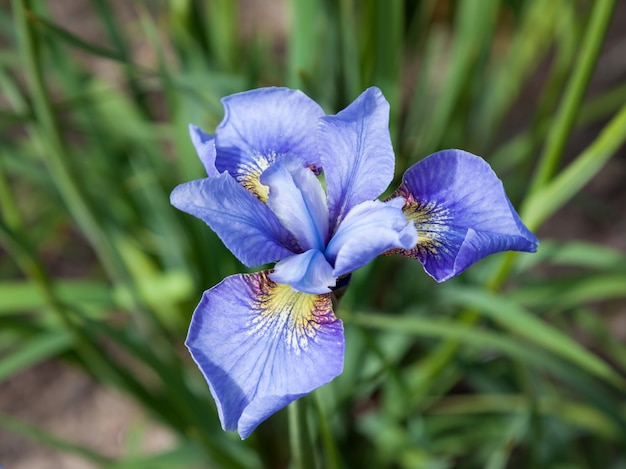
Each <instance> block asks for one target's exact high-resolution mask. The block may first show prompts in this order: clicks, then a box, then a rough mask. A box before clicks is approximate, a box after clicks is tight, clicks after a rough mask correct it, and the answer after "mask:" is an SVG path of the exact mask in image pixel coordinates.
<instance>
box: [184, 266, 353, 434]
mask: <svg viewBox="0 0 626 469" xmlns="http://www.w3.org/2000/svg"><path fill="white" fill-rule="evenodd" d="M186 345H187V347H188V348H189V350H190V352H191V355H192V356H193V358H194V360H195V361H196V363H197V364H198V366H199V367H200V369H201V370H202V373H203V374H204V376H205V378H206V380H207V382H208V384H209V388H210V390H211V394H213V397H214V399H215V402H216V403H217V410H218V413H219V417H220V420H221V422H222V427H223V428H224V429H225V430H235V429H236V430H238V431H239V435H240V436H241V438H247V437H248V436H249V435H250V433H251V432H252V431H253V430H254V429H255V428H256V427H257V426H258V425H259V424H260V423H261V422H262V421H264V420H265V419H267V418H268V417H269V416H270V415H272V414H273V413H274V412H277V411H278V410H280V409H281V408H283V407H285V406H286V405H287V404H289V403H290V402H292V401H294V400H296V399H298V398H299V397H301V396H303V395H305V394H307V393H309V392H311V391H312V390H314V389H315V388H318V387H319V386H322V385H324V384H326V383H328V382H329V381H330V380H332V379H333V378H334V377H336V376H337V375H339V374H340V373H341V372H342V369H343V355H344V338H343V325H342V323H341V321H340V320H338V319H337V318H336V317H335V315H334V314H333V311H332V308H331V300H330V294H326V295H307V294H305V293H298V292H295V291H293V290H292V289H291V287H289V286H288V285H279V284H276V283H274V282H272V281H271V280H270V279H269V278H268V277H267V272H261V273H257V274H240V275H233V276H231V277H227V278H226V279H224V281H222V282H221V283H220V284H218V285H216V286H215V287H213V288H212V289H210V290H208V291H206V292H205V293H204V296H203V297H202V301H201V302H200V304H199V305H198V307H197V308H196V311H195V312H194V314H193V318H192V321H191V326H190V328H189V335H188V336H187V341H186Z"/></svg>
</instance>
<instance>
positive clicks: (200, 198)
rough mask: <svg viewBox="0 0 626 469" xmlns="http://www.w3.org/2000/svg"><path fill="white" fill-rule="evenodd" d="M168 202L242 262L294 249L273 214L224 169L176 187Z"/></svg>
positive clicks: (273, 257) (270, 258) (254, 262)
mask: <svg viewBox="0 0 626 469" xmlns="http://www.w3.org/2000/svg"><path fill="white" fill-rule="evenodd" d="M170 199H171V203H172V205H174V206H175V207H176V208H178V209H180V210H183V211H185V212H187V213H190V214H191V215H194V216H196V217H198V218H200V219H201V220H203V221H204V222H205V223H206V224H207V225H209V226H210V227H211V229H212V230H213V231H215V233H216V234H217V235H218V236H219V237H220V239H221V240H222V241H223V242H224V244H225V245H226V247H227V248H228V249H230V250H231V251H232V253H233V254H234V255H235V256H236V257H237V258H238V259H239V260H240V261H241V262H242V263H243V264H245V265H246V266H248V267H255V266H259V265H261V264H266V263H268V262H275V261H277V260H278V259H282V258H283V257H287V256H290V255H291V254H293V253H294V252H297V245H296V243H295V240H294V239H293V237H292V235H291V234H290V233H289V232H288V231H287V230H286V229H285V228H284V227H283V226H282V225H281V224H280V222H279V221H278V219H277V218H276V215H274V213H273V212H272V211H271V210H270V209H269V208H268V207H267V205H265V204H264V203H262V202H260V201H259V200H258V199H257V198H256V197H254V196H253V195H252V194H250V193H249V192H248V191H246V190H245V189H244V188H243V187H241V186H240V185H239V184H237V182H236V181H235V180H234V179H233V178H232V177H230V175H229V174H228V173H223V174H220V175H218V176H215V177H212V178H206V179H199V180H197V181H191V182H187V183H184V184H181V185H180V186H178V187H176V188H175V189H174V190H173V191H172V194H171V196H170Z"/></svg>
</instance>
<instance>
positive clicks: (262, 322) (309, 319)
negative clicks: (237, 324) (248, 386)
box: [249, 273, 335, 354]
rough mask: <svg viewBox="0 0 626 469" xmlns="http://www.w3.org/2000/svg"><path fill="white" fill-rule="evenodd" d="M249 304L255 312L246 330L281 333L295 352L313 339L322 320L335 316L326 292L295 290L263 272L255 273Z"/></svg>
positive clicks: (328, 320)
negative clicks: (254, 291)
mask: <svg viewBox="0 0 626 469" xmlns="http://www.w3.org/2000/svg"><path fill="white" fill-rule="evenodd" d="M255 287H256V288H255V290H257V291H256V298H255V301H254V304H253V308H254V309H255V310H256V311H257V312H258V314H256V315H255V316H254V317H253V318H252V319H251V324H250V329H249V330H250V333H252V334H262V335H270V336H271V337H272V338H276V337H277V336H279V335H283V336H284V340H285V341H286V342H287V346H288V348H289V349H291V350H293V351H294V352H295V353H296V354H299V353H300V351H302V350H306V349H307V347H308V345H309V342H310V341H311V340H313V341H314V340H315V336H316V335H317V332H318V331H319V330H320V329H321V327H322V326H323V324H325V323H328V322H332V321H334V320H335V316H334V314H333V312H332V304H331V299H330V294H323V295H310V294H308V293H302V292H298V291H295V290H294V289H292V288H291V287H290V286H289V285H284V284H278V283H275V282H273V281H272V280H270V279H269V277H268V276H267V273H261V274H259V276H258V284H257V285H255Z"/></svg>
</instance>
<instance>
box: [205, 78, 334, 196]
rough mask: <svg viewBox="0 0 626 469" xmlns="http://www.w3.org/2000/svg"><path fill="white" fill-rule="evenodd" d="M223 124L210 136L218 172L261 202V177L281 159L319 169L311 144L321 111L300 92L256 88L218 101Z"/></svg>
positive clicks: (314, 146) (313, 147)
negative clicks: (291, 158) (289, 157)
mask: <svg viewBox="0 0 626 469" xmlns="http://www.w3.org/2000/svg"><path fill="white" fill-rule="evenodd" d="M222 103H223V104H224V108H225V115H224V119H223V120H222V122H221V123H220V125H219V126H218V128H217V130H216V132H215V134H216V141H215V144H216V147H217V153H218V157H217V161H216V166H217V169H218V171H220V172H223V171H228V172H229V173H230V174H231V175H232V176H233V177H234V178H235V179H237V181H238V182H239V183H240V184H242V185H243V186H244V187H246V188H247V189H248V190H250V191H251V192H252V193H254V194H255V195H256V196H257V197H259V198H260V199H261V200H263V201H264V200H265V199H266V197H267V188H266V187H265V186H263V185H262V184H261V183H260V182H259V177H260V176H261V173H262V172H263V171H264V170H265V169H266V168H267V167H268V166H269V165H270V164H271V163H273V162H274V161H275V160H276V159H277V158H279V157H281V156H283V155H289V154H291V155H297V156H299V157H300V158H301V159H303V160H304V161H305V163H306V164H307V165H313V166H319V157H318V155H317V147H316V142H315V129H316V128H317V124H318V119H319V118H320V117H321V116H323V115H324V111H323V110H322V108H321V107H320V106H319V105H318V104H317V103H316V102H315V101H313V100H312V99H310V98H308V97H307V96H306V95H305V94H304V93H302V92H301V91H294V90H289V89H287V88H261V89H258V90H253V91H247V92H244V93H238V94H234V95H232V96H228V97H226V98H224V99H223V100H222Z"/></svg>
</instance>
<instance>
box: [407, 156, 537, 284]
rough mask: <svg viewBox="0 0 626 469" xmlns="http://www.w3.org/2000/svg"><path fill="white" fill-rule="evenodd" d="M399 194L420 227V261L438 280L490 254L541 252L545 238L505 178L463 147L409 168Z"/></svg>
mask: <svg viewBox="0 0 626 469" xmlns="http://www.w3.org/2000/svg"><path fill="white" fill-rule="evenodd" d="M395 195H401V196H403V197H404V198H405V205H404V208H403V210H404V213H405V214H406V216H407V218H409V219H411V220H413V222H414V223H415V227H416V228H417V231H418V242H417V246H416V247H415V248H414V249H412V250H410V251H406V252H404V253H403V254H404V255H408V256H411V257H414V258H416V259H419V260H420V262H421V263H422V264H423V265H424V269H425V270H426V272H427V273H428V274H429V275H430V276H432V277H433V278H434V279H435V280H437V281H438V282H443V281H444V280H448V279H450V278H452V277H454V276H456V275H458V274H460V273H461V272H463V271H464V270H465V269H467V268H468V267H469V266H470V265H472V264H473V263H475V262H477V261H478V260H480V259H482V258H483V257H485V256H488V255H489V254H493V253H495V252H499V251H506V250H514V251H526V252H535V251H536V250H537V246H538V244H539V241H538V240H537V238H536V237H535V235H534V234H532V233H531V232H530V231H529V230H528V228H526V226H525V225H524V224H523V223H522V221H521V220H520V218H519V215H518V214H517V212H516V211H515V209H514V208H513V206H512V205H511V202H510V201H509V199H508V197H507V196H506V193H505V192H504V187H503V186H502V182H501V181H500V180H499V179H498V177H497V176H496V174H495V173H494V172H493V170H492V169H491V167H490V166H489V164H488V163H487V162H486V161H484V160H483V159H482V158H480V157H478V156H476V155H473V154H471V153H468V152H465V151H462V150H444V151H440V152H437V153H435V154H433V155H430V156H429V157H427V158H425V159H423V160H422V161H420V162H418V163H416V164H415V165H413V166H412V167H411V168H409V169H408V170H407V171H406V173H405V174H404V178H403V182H402V185H401V186H400V188H399V189H398V191H396V193H395Z"/></svg>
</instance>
